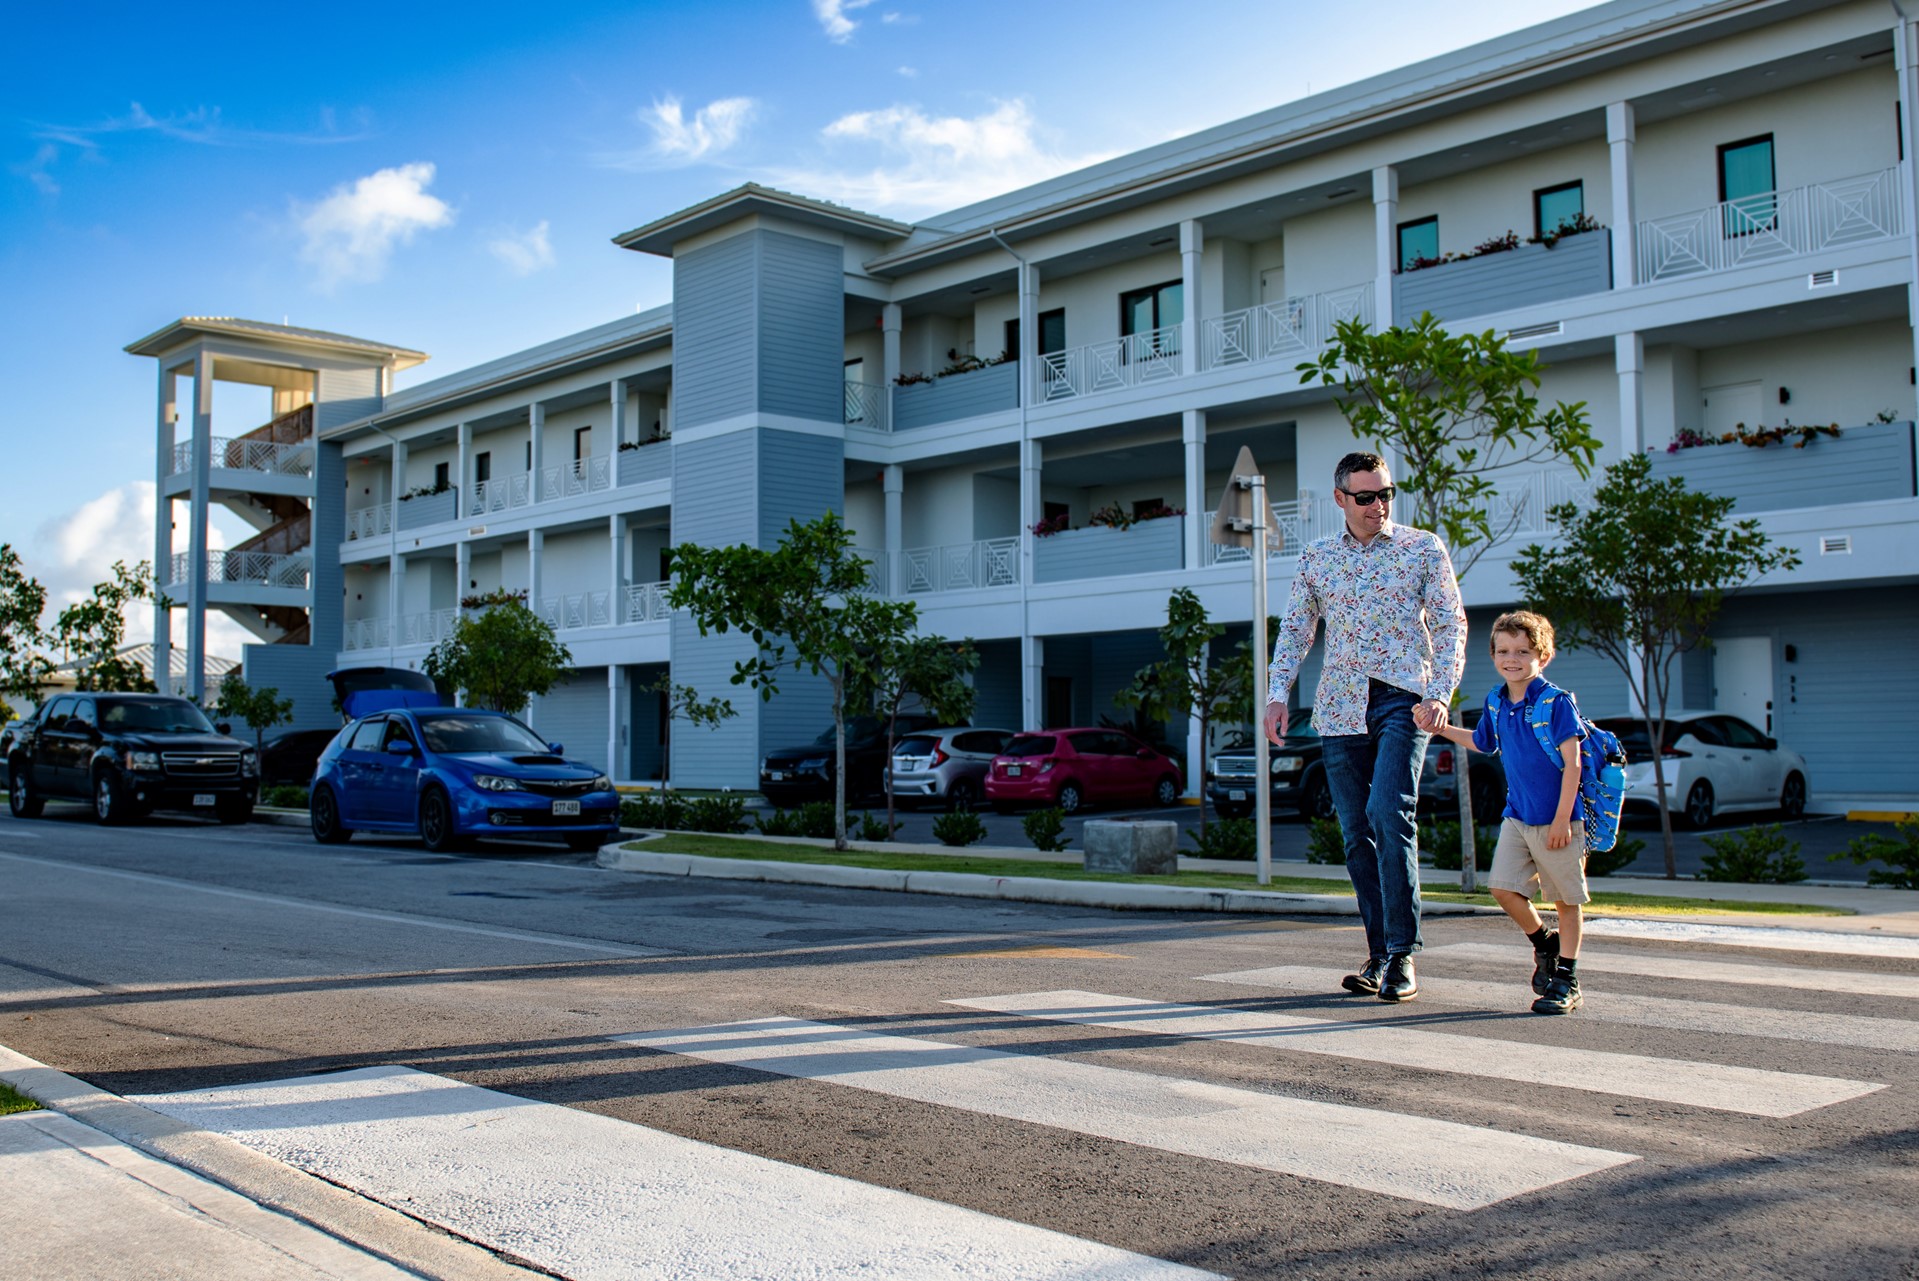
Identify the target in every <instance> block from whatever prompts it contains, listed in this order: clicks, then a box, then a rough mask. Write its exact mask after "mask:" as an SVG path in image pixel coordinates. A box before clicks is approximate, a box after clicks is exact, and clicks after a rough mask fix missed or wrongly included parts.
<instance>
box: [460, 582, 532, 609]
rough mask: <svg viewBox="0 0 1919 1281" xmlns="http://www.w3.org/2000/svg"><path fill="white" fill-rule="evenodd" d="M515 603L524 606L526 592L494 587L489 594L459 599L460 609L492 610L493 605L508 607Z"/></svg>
mask: <svg viewBox="0 0 1919 1281" xmlns="http://www.w3.org/2000/svg"><path fill="white" fill-rule="evenodd" d="M515 601H518V602H521V603H522V604H524V603H525V601H526V592H525V591H523V590H522V591H508V590H507V589H506V588H504V587H496V588H494V589H493V590H492V591H490V592H480V593H477V594H476V595H472V596H462V597H460V608H461V609H492V608H493V607H494V606H495V605H510V604H512V603H513V602H515Z"/></svg>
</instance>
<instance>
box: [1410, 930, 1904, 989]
mask: <svg viewBox="0 0 1919 1281" xmlns="http://www.w3.org/2000/svg"><path fill="white" fill-rule="evenodd" d="M1420 955H1421V964H1422V968H1423V967H1424V962H1425V961H1426V960H1430V959H1434V958H1440V957H1447V958H1458V959H1459V960H1464V961H1490V962H1494V963H1497V964H1500V965H1504V966H1507V967H1509V968H1511V967H1513V966H1515V965H1517V966H1518V967H1520V968H1521V969H1524V968H1525V967H1528V966H1530V965H1531V960H1530V958H1529V957H1528V955H1527V952H1526V949H1525V948H1524V947H1523V946H1519V947H1515V946H1513V945H1508V946H1505V947H1500V946H1499V945H1497V944H1494V943H1447V944H1445V945H1444V946H1442V947H1429V948H1427V949H1426V950H1425V951H1424V952H1423V953H1421V954H1420ZM1593 971H1600V972H1602V973H1606V974H1637V975H1640V976H1642V977H1645V978H1655V979H1680V980H1683V981H1684V982H1687V983H1697V984H1699V986H1700V987H1702V988H1711V987H1712V986H1713V985H1714V984H1718V983H1738V984H1745V985H1751V986H1757V987H1786V988H1798V989H1801V990H1803V991H1809V992H1851V993H1857V994H1859V995H1861V996H1900V997H1915V998H1919V975H1915V974H1869V973H1866V972H1864V971H1860V970H1810V969H1800V968H1799V967H1798V966H1795V965H1760V964H1757V963H1749V962H1745V961H1712V960H1708V959H1706V958H1705V957H1703V956H1700V955H1698V954H1696V953H1694V954H1687V955H1676V954H1675V955H1665V956H1660V955H1656V954H1653V953H1647V952H1617V951H1611V950H1607V949H1601V950H1599V951H1597V952H1595V951H1593V950H1591V949H1585V954H1584V955H1583V956H1581V957H1580V958H1579V972H1580V973H1582V974H1586V973H1591V972H1593ZM1425 981H1426V980H1425V977H1424V976H1423V975H1422V976H1421V978H1420V982H1421V983H1424V982H1425Z"/></svg>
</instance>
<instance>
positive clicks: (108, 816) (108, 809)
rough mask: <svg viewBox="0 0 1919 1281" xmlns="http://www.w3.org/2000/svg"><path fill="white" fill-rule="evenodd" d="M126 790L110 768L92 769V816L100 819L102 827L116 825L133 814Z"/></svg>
mask: <svg viewBox="0 0 1919 1281" xmlns="http://www.w3.org/2000/svg"><path fill="white" fill-rule="evenodd" d="M130 808H131V807H130V806H129V805H128V804H127V792H126V789H125V788H124V787H122V786H121V785H120V776H119V775H118V774H116V773H114V772H113V771H112V770H110V769H100V770H96V771H94V775H93V816H94V817H95V818H96V819H98V820H100V823H101V825H102V826H103V827H116V826H118V825H119V824H121V823H124V822H126V821H127V820H128V819H129V818H132V817H133V815H132V814H131V813H130V812H129V811H130Z"/></svg>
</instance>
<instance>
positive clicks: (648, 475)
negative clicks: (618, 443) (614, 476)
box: [618, 443, 673, 485]
mask: <svg viewBox="0 0 1919 1281" xmlns="http://www.w3.org/2000/svg"><path fill="white" fill-rule="evenodd" d="M618 460H619V474H618V479H619V483H620V484H622V485H639V484H644V483H645V482H647V481H649V480H667V479H669V478H670V477H671V476H672V475H673V447H672V446H671V445H668V444H662V443H655V444H651V445H642V446H640V447H639V448H638V449H622V450H620V451H619V455H618Z"/></svg>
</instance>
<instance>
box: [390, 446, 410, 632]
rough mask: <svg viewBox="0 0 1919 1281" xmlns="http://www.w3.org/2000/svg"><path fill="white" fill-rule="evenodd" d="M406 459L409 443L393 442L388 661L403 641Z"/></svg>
mask: <svg viewBox="0 0 1919 1281" xmlns="http://www.w3.org/2000/svg"><path fill="white" fill-rule="evenodd" d="M406 458H407V448H406V446H405V445H404V444H402V443H401V442H400V441H397V440H396V441H394V442H393V480H392V492H391V493H390V494H388V496H387V497H388V501H389V502H390V503H391V504H392V507H393V541H392V542H391V543H390V544H388V546H389V547H391V549H392V550H391V551H389V552H388V553H387V558H386V661H387V662H388V663H389V664H391V663H393V662H395V661H396V660H395V659H394V656H393V651H394V650H395V649H396V648H397V647H398V646H399V644H400V601H401V599H402V598H401V595H400V584H401V583H402V582H403V581H404V580H405V578H406V558H405V557H403V556H401V555H400V495H402V494H404V493H405V492H406Z"/></svg>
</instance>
